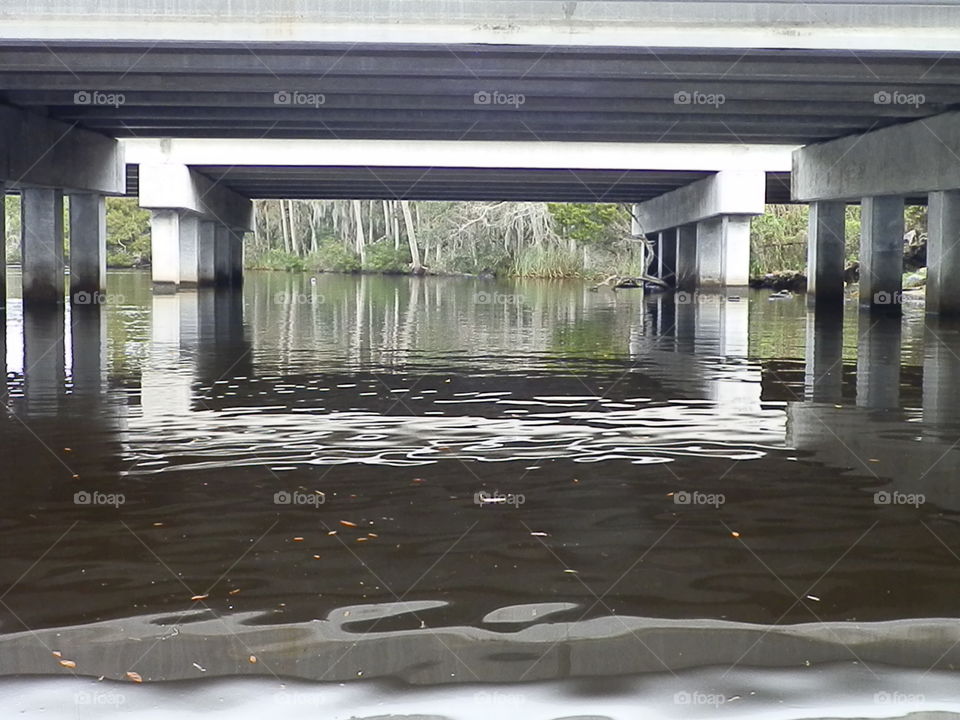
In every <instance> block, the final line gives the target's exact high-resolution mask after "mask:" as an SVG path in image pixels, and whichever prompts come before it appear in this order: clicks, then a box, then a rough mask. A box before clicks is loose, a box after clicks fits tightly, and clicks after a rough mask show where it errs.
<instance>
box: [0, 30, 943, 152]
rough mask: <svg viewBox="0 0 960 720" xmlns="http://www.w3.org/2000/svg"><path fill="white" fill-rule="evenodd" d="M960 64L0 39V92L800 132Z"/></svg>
mask: <svg viewBox="0 0 960 720" xmlns="http://www.w3.org/2000/svg"><path fill="white" fill-rule="evenodd" d="M735 39H736V38H734V40H735ZM958 76H960V52H942V53H940V52H938V53H935V54H934V53H926V54H924V53H919V52H914V51H903V50H895V51H884V52H877V51H866V50H859V51H857V52H852V51H850V50H847V49H843V50H820V49H779V50H770V49H759V48H750V47H740V48H732V49H731V48H727V49H723V48H656V49H651V48H648V47H588V46H575V45H567V46H561V47H558V46H552V45H546V44H544V45H523V46H520V45H477V44H462V45H455V44H454V45H444V44H440V43H436V42H434V43H426V44H417V45H402V44H396V43H391V44H388V43H329V42H328V43H294V42H286V43H263V42H260V43H230V42H223V43H200V42H172V41H154V42H152V43H151V44H150V45H149V46H145V45H144V43H143V42H142V41H141V42H139V43H136V42H132V41H112V42H107V43H106V44H105V43H103V42H100V43H97V44H96V45H94V44H91V43H83V42H76V41H74V42H65V41H60V42H56V41H50V40H47V41H36V40H32V41H31V40H11V39H7V40H0V102H6V103H8V104H12V105H16V106H20V107H23V108H26V109H29V110H31V111H33V112H37V113H39V114H43V115H45V116H47V117H50V118H55V119H58V120H62V121H64V122H68V123H78V124H79V125H81V126H82V127H85V128H88V129H92V130H96V131H99V132H102V133H104V134H107V135H110V136H113V137H134V136H138V137H161V136H162V137H224V138H240V137H243V138H340V139H356V138H370V139H435V140H528V141H537V140H541V141H551V140H560V141H571V140H573V141H625V142H671V143H677V142H701V143H710V142H724V143H731V142H735V143H780V144H807V143H812V142H817V141H820V140H827V139H832V138H836V137H840V136H844V135H850V134H854V133H861V132H865V131H869V130H873V129H877V128H880V127H884V126H886V125H890V124H894V123H897V122H902V121H904V120H912V119H916V118H920V117H925V116H928V115H934V114H937V113H940V112H943V111H945V110H947V109H949V108H951V107H952V106H955V105H958V104H960V85H958V84H957V83H956V78H957V77H958ZM78 93H79V94H78ZM97 93H99V94H97Z"/></svg>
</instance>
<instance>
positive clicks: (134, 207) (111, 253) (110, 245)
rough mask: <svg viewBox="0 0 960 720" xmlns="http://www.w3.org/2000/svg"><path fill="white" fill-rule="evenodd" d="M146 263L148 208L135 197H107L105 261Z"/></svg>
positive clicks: (124, 265) (133, 264)
mask: <svg viewBox="0 0 960 720" xmlns="http://www.w3.org/2000/svg"><path fill="white" fill-rule="evenodd" d="M149 264H150V211H149V210H144V209H143V208H141V207H140V206H139V204H138V203H137V200H136V198H107V265H108V266H109V267H114V268H129V267H143V266H145V265H149Z"/></svg>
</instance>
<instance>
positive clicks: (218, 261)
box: [213, 223, 233, 287]
mask: <svg viewBox="0 0 960 720" xmlns="http://www.w3.org/2000/svg"><path fill="white" fill-rule="evenodd" d="M232 244H233V242H232V240H231V238H230V228H228V227H225V226H223V225H220V224H219V223H218V224H217V227H216V233H215V235H214V246H213V247H214V252H213V267H214V281H215V283H216V285H217V287H229V286H230V278H231V270H232V260H231V257H230V256H231V246H232Z"/></svg>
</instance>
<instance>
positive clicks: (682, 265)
mask: <svg viewBox="0 0 960 720" xmlns="http://www.w3.org/2000/svg"><path fill="white" fill-rule="evenodd" d="M676 275H677V288H679V289H680V290H686V291H688V292H690V291H693V290H694V289H696V287H697V226H696V225H694V224H690V225H681V226H680V227H678V228H677V271H676Z"/></svg>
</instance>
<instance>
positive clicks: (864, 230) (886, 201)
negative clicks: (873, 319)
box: [860, 195, 903, 314]
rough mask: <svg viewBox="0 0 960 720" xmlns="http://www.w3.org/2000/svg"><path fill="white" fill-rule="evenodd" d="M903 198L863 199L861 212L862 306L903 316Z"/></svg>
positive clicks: (893, 196) (888, 196) (897, 196)
mask: <svg viewBox="0 0 960 720" xmlns="http://www.w3.org/2000/svg"><path fill="white" fill-rule="evenodd" d="M902 281H903V196H901V195H885V196H882V197H868V198H864V199H863V205H862V208H861V213H860V306H861V307H863V308H868V309H870V310H873V311H879V312H887V313H894V314H899V313H900V292H901V284H902Z"/></svg>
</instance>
